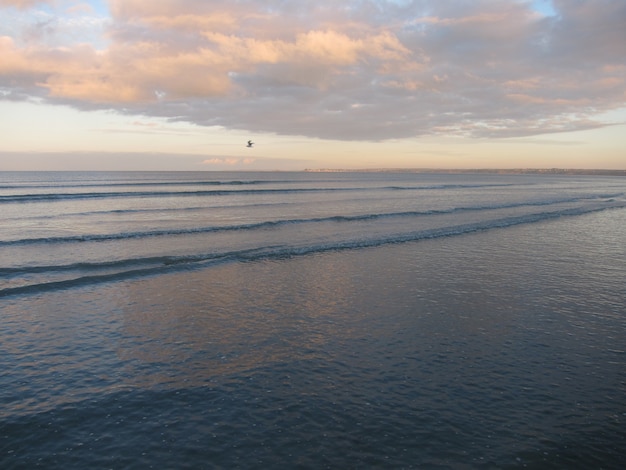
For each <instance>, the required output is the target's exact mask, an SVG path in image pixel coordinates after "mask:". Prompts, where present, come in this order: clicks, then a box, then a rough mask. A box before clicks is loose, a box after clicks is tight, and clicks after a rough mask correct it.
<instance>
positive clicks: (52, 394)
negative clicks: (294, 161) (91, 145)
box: [0, 172, 626, 469]
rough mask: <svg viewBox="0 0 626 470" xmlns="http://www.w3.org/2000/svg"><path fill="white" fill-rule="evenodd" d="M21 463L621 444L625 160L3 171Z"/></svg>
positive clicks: (0, 332) (312, 462) (9, 402)
mask: <svg viewBox="0 0 626 470" xmlns="http://www.w3.org/2000/svg"><path fill="white" fill-rule="evenodd" d="M0 213H1V214H2V222H1V225H0V260H2V261H1V264H0V371H1V372H0V468H3V469H5V468H7V469H9V468H36V467H41V468H76V469H83V468H137V469H143V468H190V469H191V468H194V469H196V468H372V467H373V468H451V469H457V468H460V469H463V468H468V469H472V468H608V469H611V468H621V463H622V462H623V461H624V459H625V458H626V427H625V424H626V423H625V422H626V367H625V366H626V329H625V327H626V290H625V288H624V279H626V180H624V179H623V178H611V177H600V176H548V175H486V174H485V175H470V174H463V175H436V174H411V173H361V174H359V173H287V172H285V173H283V172H281V173H1V174H0Z"/></svg>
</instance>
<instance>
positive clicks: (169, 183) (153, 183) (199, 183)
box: [0, 180, 302, 190]
mask: <svg viewBox="0 0 626 470" xmlns="http://www.w3.org/2000/svg"><path fill="white" fill-rule="evenodd" d="M295 182H296V181H289V180H284V181H280V180H232V181H143V182H137V181H129V182H123V181H121V182H119V183H87V182H85V183H73V184H66V183H59V184H37V183H33V184H8V185H0V189H2V190H11V189H61V188H107V187H111V188H115V187H129V186H132V187H134V186H137V187H145V186H247V185H262V184H285V183H295ZM298 183H302V181H298Z"/></svg>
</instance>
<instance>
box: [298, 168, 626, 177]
mask: <svg viewBox="0 0 626 470" xmlns="http://www.w3.org/2000/svg"><path fill="white" fill-rule="evenodd" d="M304 171H308V172H311V173H361V172H363V173H460V174H465V173H479V174H498V175H598V176H626V170H601V169H599V170H589V169H579V168H509V169H506V168H505V169H497V168H479V169H441V168H439V169H435V168H367V169H340V168H319V169H310V168H307V169H305V170H304Z"/></svg>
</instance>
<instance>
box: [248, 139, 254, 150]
mask: <svg viewBox="0 0 626 470" xmlns="http://www.w3.org/2000/svg"><path fill="white" fill-rule="evenodd" d="M253 145H254V142H252V141H251V140H249V141H248V148H252V146H253Z"/></svg>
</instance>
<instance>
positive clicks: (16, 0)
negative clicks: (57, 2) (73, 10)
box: [0, 0, 52, 9]
mask: <svg viewBox="0 0 626 470" xmlns="http://www.w3.org/2000/svg"><path fill="white" fill-rule="evenodd" d="M42 3H52V1H51V0H48V1H46V0H0V7H15V8H21V9H25V8H30V7H33V6H35V5H38V4H42Z"/></svg>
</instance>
